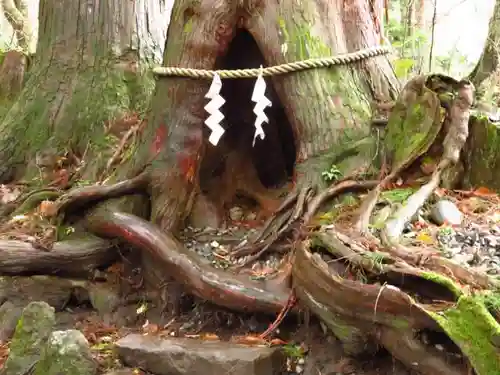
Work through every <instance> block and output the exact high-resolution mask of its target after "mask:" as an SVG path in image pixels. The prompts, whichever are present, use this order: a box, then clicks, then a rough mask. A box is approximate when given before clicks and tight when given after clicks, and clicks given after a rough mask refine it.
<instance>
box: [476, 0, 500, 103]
mask: <svg viewBox="0 0 500 375" xmlns="http://www.w3.org/2000/svg"><path fill="white" fill-rule="evenodd" d="M499 54H500V1H499V0H497V1H496V2H495V7H494V8H493V14H492V16H491V19H490V23H489V29H488V36H487V37H486V43H485V45H484V49H483V53H482V54H481V57H480V58H479V61H478V62H477V64H476V66H475V67H474V69H473V70H472V72H471V73H470V75H469V79H470V80H471V81H472V83H473V84H474V86H476V89H478V90H479V93H480V94H481V92H482V91H484V87H483V82H484V81H485V80H487V79H489V78H493V76H494V75H496V74H495V73H497V72H498V66H499V63H500V59H499V56H500V55H499ZM497 79H498V78H497ZM492 83H493V84H495V82H492ZM496 85H498V82H496Z"/></svg>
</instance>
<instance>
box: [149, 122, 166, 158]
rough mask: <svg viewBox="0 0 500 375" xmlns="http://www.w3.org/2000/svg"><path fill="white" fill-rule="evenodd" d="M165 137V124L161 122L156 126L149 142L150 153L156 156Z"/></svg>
mask: <svg viewBox="0 0 500 375" xmlns="http://www.w3.org/2000/svg"><path fill="white" fill-rule="evenodd" d="M166 139H167V126H166V125H165V124H161V125H160V126H158V128H156V131H155V136H154V138H153V143H152V144H151V153H152V154H153V155H154V156H156V155H158V153H159V152H160V150H161V148H162V146H163V144H164V143H165V140H166Z"/></svg>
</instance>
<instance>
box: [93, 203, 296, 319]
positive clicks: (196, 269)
mask: <svg viewBox="0 0 500 375" xmlns="http://www.w3.org/2000/svg"><path fill="white" fill-rule="evenodd" d="M86 226H87V228H88V229H89V230H90V231H92V232H93V233H95V234H97V235H100V236H104V237H114V238H119V239H121V240H123V241H126V242H127V243H129V244H132V245H134V246H136V247H138V248H139V249H141V250H142V251H147V252H149V253H151V254H153V255H154V256H155V257H156V259H158V260H160V261H162V262H163V263H164V266H165V272H166V273H168V274H169V275H170V276H171V277H172V278H174V279H175V280H176V281H177V282H179V283H181V284H183V285H184V286H185V287H186V288H187V290H189V291H190V292H191V293H192V294H194V295H196V296H198V297H200V298H202V299H204V300H207V301H211V302H213V303H215V304H217V305H219V306H224V307H227V308H230V309H233V310H236V311H255V312H264V313H279V312H280V311H281V310H282V309H283V307H284V306H286V305H287V301H288V295H289V293H290V290H289V289H286V288H281V290H280V288H278V287H277V286H276V285H272V286H271V288H272V290H271V288H269V285H267V284H266V283H265V282H258V281H253V280H250V279H247V278H245V277H242V276H239V275H230V274H228V273H227V272H224V271H221V270H217V269H214V268H212V267H211V266H209V265H206V264H202V263H201V262H200V261H199V260H198V258H196V257H195V256H193V255H192V254H191V253H190V252H189V251H188V250H187V249H185V248H184V246H183V245H182V244H181V243H180V242H178V241H177V240H176V239H174V238H173V237H172V236H170V235H168V234H166V233H164V232H163V231H161V229H160V228H159V227H157V226H155V225H153V224H151V223H150V222H147V221H145V220H143V219H141V218H139V217H137V216H134V215H130V214H125V213H121V212H109V211H107V210H98V211H97V212H96V213H94V214H92V215H90V216H88V217H87V218H86Z"/></svg>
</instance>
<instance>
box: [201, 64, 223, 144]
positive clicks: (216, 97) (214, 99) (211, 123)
mask: <svg viewBox="0 0 500 375" xmlns="http://www.w3.org/2000/svg"><path fill="white" fill-rule="evenodd" d="M221 88H222V81H221V79H220V77H219V75H218V74H217V73H215V75H214V78H213V80H212V84H211V85H210V88H209V89H208V92H207V94H206V95H205V98H208V99H210V102H208V104H207V105H206V106H205V111H207V112H208V113H209V114H210V116H208V118H207V119H206V120H205V125H207V126H208V127H209V128H210V130H212V133H211V134H210V136H209V137H208V141H209V142H210V143H211V144H213V145H214V146H217V143H219V140H220V138H221V137H222V135H223V134H224V132H225V130H224V128H223V127H222V126H220V122H221V121H222V120H223V119H224V115H223V114H222V112H221V111H219V108H220V107H222V106H223V105H224V103H225V102H226V101H225V100H224V98H223V97H222V96H220V90H221Z"/></svg>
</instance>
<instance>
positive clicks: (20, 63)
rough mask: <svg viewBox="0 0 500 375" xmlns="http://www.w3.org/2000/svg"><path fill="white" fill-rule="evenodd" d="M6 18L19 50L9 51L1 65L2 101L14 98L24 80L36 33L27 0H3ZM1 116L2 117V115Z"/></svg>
mask: <svg viewBox="0 0 500 375" xmlns="http://www.w3.org/2000/svg"><path fill="white" fill-rule="evenodd" d="M2 8H3V13H4V15H5V18H6V19H7V20H8V22H9V23H10V24H11V26H12V29H13V30H14V36H15V37H16V40H17V46H18V49H19V50H15V51H8V52H6V53H5V56H4V59H3V61H2V64H1V66H0V103H1V102H2V101H3V100H5V99H7V100H12V99H14V98H15V97H16V96H17V95H18V94H19V93H20V92H21V89H22V86H23V82H24V73H25V70H26V65H27V55H30V54H31V53H32V52H34V51H32V50H31V48H32V46H33V39H34V35H33V32H32V29H31V25H30V22H29V19H28V6H27V4H26V1H25V0H17V1H14V0H3V1H2ZM0 118H1V117H0Z"/></svg>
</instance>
